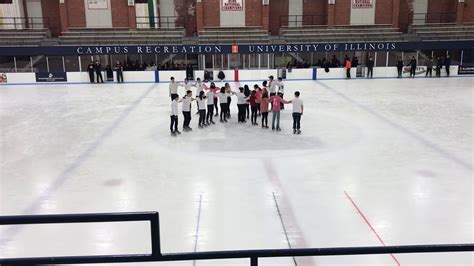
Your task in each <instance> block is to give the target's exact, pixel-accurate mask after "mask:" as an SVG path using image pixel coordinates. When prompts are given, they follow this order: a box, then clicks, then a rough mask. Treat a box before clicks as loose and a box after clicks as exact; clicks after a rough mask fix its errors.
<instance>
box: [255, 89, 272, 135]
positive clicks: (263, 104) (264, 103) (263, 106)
mask: <svg viewBox="0 0 474 266" xmlns="http://www.w3.org/2000/svg"><path fill="white" fill-rule="evenodd" d="M257 102H258V103H260V113H261V114H262V128H268V105H269V104H270V98H268V93H267V92H264V93H263V94H262V99H261V100H257Z"/></svg>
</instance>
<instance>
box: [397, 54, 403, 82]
mask: <svg viewBox="0 0 474 266" xmlns="http://www.w3.org/2000/svg"><path fill="white" fill-rule="evenodd" d="M397 72H398V78H399V79H401V78H402V74H403V59H402V57H401V56H400V57H399V58H398V61H397Z"/></svg>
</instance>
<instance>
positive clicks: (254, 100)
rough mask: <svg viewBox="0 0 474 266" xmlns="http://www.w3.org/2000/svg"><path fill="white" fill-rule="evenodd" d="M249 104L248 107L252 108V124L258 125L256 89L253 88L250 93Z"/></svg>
mask: <svg viewBox="0 0 474 266" xmlns="http://www.w3.org/2000/svg"><path fill="white" fill-rule="evenodd" d="M249 104H250V108H251V109H252V116H251V117H252V125H253V126H258V123H257V113H258V111H257V110H258V103H257V91H256V90H253V91H252V93H251V94H250V99H249Z"/></svg>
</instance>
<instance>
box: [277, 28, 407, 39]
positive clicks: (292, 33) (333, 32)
mask: <svg viewBox="0 0 474 266" xmlns="http://www.w3.org/2000/svg"><path fill="white" fill-rule="evenodd" d="M281 38H282V39H283V40H285V41H286V42H287V43H299V42H370V41H401V40H402V39H403V38H402V33H401V32H400V31H399V29H397V28H392V27H391V25H351V26H334V27H332V28H330V27H328V26H300V27H283V28H282V29H281Z"/></svg>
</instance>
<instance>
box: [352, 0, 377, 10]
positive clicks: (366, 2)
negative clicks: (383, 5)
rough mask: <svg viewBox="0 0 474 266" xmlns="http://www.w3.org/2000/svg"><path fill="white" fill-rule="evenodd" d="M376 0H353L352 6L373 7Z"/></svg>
mask: <svg viewBox="0 0 474 266" xmlns="http://www.w3.org/2000/svg"><path fill="white" fill-rule="evenodd" d="M373 7H374V0H352V8H355V9H357V8H373Z"/></svg>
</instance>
